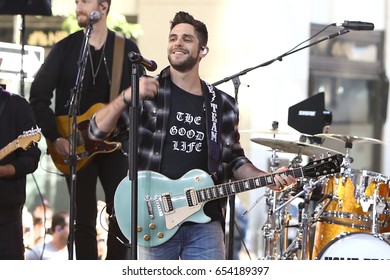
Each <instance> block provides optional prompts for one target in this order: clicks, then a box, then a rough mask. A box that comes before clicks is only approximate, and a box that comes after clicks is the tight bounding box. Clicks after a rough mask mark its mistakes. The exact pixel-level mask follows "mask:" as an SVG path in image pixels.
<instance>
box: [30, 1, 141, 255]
mask: <svg viewBox="0 0 390 280" xmlns="http://www.w3.org/2000/svg"><path fill="white" fill-rule="evenodd" d="M75 4H76V8H75V12H76V17H77V21H78V24H79V26H80V27H82V30H80V31H77V32H75V33H73V34H70V35H69V36H68V37H66V38H65V39H63V40H61V41H60V42H58V43H57V44H55V45H54V46H53V48H52V49H51V51H50V53H49V54H48V56H47V58H46V59H45V62H44V63H43V65H42V66H41V68H40V70H39V71H38V73H37V75H36V77H35V79H34V81H33V83H32V85H31V90H30V103H31V106H32V108H33V110H34V113H35V116H36V118H37V122H38V124H39V126H40V127H41V128H42V133H43V135H44V136H45V138H46V139H47V140H48V141H49V142H50V143H51V144H52V145H53V147H54V148H53V149H52V150H51V153H52V154H56V155H58V156H59V157H62V158H63V161H62V162H65V161H66V160H68V159H69V156H70V155H71V147H70V142H69V138H68V137H69V135H63V134H61V133H60V130H59V126H58V125H57V123H56V120H64V118H61V117H64V116H65V123H62V125H63V126H65V127H67V122H68V121H70V120H69V119H70V118H67V116H69V113H70V105H71V103H72V94H71V93H72V90H73V89H74V86H75V83H76V80H77V75H78V70H79V69H78V66H79V64H80V63H79V59H80V53H81V50H82V49H83V48H82V47H83V42H84V39H85V38H86V32H87V30H89V28H88V27H89V25H90V23H92V24H93V29H92V32H91V35H90V39H89V44H88V46H87V50H88V52H87V53H88V56H87V61H86V68H85V72H84V75H83V80H82V90H81V92H80V93H79V100H77V101H78V102H77V105H78V108H77V110H76V111H77V113H78V115H79V117H80V119H81V120H82V121H84V120H88V119H89V117H88V116H89V114H92V113H93V112H95V111H96V110H97V108H99V106H101V105H103V104H105V103H108V102H109V101H110V99H111V98H112V96H113V97H116V96H117V95H118V94H119V92H121V90H123V89H125V88H127V87H129V86H130V85H131V70H132V64H131V62H130V60H129V59H128V53H130V52H131V51H134V52H139V48H138V47H137V45H136V44H135V43H134V42H133V41H131V40H130V39H127V38H123V37H122V38H123V39H124V41H123V40H120V37H121V36H119V34H116V33H115V32H114V31H112V30H109V29H108V27H107V15H108V14H109V11H110V7H111V0H76V1H75ZM118 39H119V40H118ZM120 42H122V43H123V44H124V45H123V49H122V51H120V52H119V51H118V53H117V54H116V55H117V56H115V58H116V57H119V58H122V60H121V62H120V63H117V65H115V67H113V65H114V61H117V60H115V59H114V51H115V50H116V49H119V50H120V44H119V43H120ZM117 47H118V48H117ZM115 69H122V72H119V73H116V72H115V71H114V70H115ZM114 74H116V75H114ZM111 91H112V92H113V94H110V92H111ZM54 96H55V104H54V110H52V107H51V103H52V100H54ZM72 119H73V118H72ZM121 120H122V121H121V122H120V123H126V117H124V118H122V119H121ZM60 126H61V125H60ZM120 127H124V130H126V129H127V128H126V125H124V126H123V125H120V124H118V128H120ZM80 129H81V128H80ZM81 130H82V129H81ZM120 132H121V130H120V129H118V133H116V135H115V136H117V137H115V138H112V139H110V142H111V141H112V142H115V143H119V144H121V146H122V147H123V149H114V148H111V147H110V148H109V149H110V150H109V151H106V150H104V151H102V150H99V148H100V147H101V145H96V146H94V143H93V142H92V141H90V140H89V139H87V138H84V139H83V140H84V142H85V143H88V144H90V145H91V146H93V148H91V149H90V150H87V151H88V152H89V153H90V156H89V158H84V159H89V161H88V163H87V164H86V165H84V166H82V167H78V168H77V172H76V177H77V179H76V180H75V181H76V186H75V192H74V195H75V207H74V208H75V231H74V240H75V246H76V247H75V248H76V249H75V250H76V252H75V254H76V258H77V259H88V260H96V259H98V246H97V232H96V217H97V195H96V191H97V182H98V180H99V181H100V183H101V185H102V188H103V191H104V195H105V202H106V203H107V208H106V211H107V213H108V214H109V215H110V216H111V215H112V211H113V197H114V193H115V190H116V188H117V186H118V184H119V183H120V182H121V180H122V179H123V178H125V177H126V174H127V170H128V166H127V162H128V160H127V154H126V153H125V152H126V151H125V150H126V148H125V147H124V146H125V145H126V143H127V138H128V137H127V138H126V136H127V135H128V133H120ZM122 132H123V130H122ZM83 133H84V132H81V133H80V134H83ZM122 136H123V137H122ZM81 145H82V144H80V147H81ZM84 148H87V145H85V146H84ZM95 148H96V149H95ZM52 158H53V156H52ZM68 170H69V169H68ZM66 180H67V183H68V187H69V192H70V194H72V192H71V191H72V186H73V187H74V185H73V184H72V183H73V182H74V181H73V182H72V176H70V174H69V173H68V174H66ZM72 198H73V197H72ZM109 233H110V234H109V235H108V240H107V259H127V258H128V254H129V253H128V251H129V249H128V247H127V246H126V245H124V244H127V243H128V240H127V239H126V238H125V236H124V235H123V234H122V232H121V231H120V230H119V228H118V225H117V224H116V221H115V219H113V218H110V224H109ZM119 240H121V241H122V242H120V241H119Z"/></svg>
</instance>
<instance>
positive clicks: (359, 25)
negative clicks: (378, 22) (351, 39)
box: [341, 20, 374, 30]
mask: <svg viewBox="0 0 390 280" xmlns="http://www.w3.org/2000/svg"><path fill="white" fill-rule="evenodd" d="M341 26H342V27H344V28H346V29H350V30H374V24H373V23H371V22H362V21H349V20H344V23H342V24H341Z"/></svg>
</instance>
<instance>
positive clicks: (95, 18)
mask: <svg viewBox="0 0 390 280" xmlns="http://www.w3.org/2000/svg"><path fill="white" fill-rule="evenodd" d="M99 19H100V13H99V12H98V11H92V12H91V14H90V15H89V22H90V23H95V22H97V21H98V20H99Z"/></svg>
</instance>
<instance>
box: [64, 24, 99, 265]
mask: <svg viewBox="0 0 390 280" xmlns="http://www.w3.org/2000/svg"><path fill="white" fill-rule="evenodd" d="M92 29H93V22H92V21H90V22H89V24H88V27H87V31H86V34H85V37H84V42H83V45H82V49H81V53H80V59H79V62H78V63H79V68H78V73H77V78H76V83H75V86H74V87H73V89H72V90H71V100H70V107H69V118H72V129H71V135H70V139H71V140H70V156H69V162H68V163H69V167H70V175H71V177H70V191H69V192H70V211H69V238H68V251H69V260H73V244H74V228H75V211H76V209H75V205H76V204H75V202H76V191H75V190H76V183H77V174H76V173H77V170H76V163H77V154H76V153H77V152H76V147H77V113H78V111H79V103H80V98H81V91H82V88H83V80H84V74H85V68H86V65H87V59H88V44H89V39H90V37H91V33H92Z"/></svg>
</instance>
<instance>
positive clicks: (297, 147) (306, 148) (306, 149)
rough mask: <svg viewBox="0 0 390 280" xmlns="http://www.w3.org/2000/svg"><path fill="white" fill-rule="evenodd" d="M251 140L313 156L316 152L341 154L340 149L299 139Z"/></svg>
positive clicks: (281, 150) (289, 151) (277, 148)
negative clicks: (336, 149)
mask: <svg viewBox="0 0 390 280" xmlns="http://www.w3.org/2000/svg"><path fill="white" fill-rule="evenodd" d="M251 141H253V142H255V143H257V144H260V145H264V146H268V147H270V148H272V149H273V150H277V151H279V152H284V153H293V154H302V155H306V156H312V155H316V154H326V153H332V154H340V152H338V151H334V150H331V149H328V148H325V147H321V146H318V145H313V144H308V143H304V142H299V141H289V140H282V139H269V138H252V139H251Z"/></svg>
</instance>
